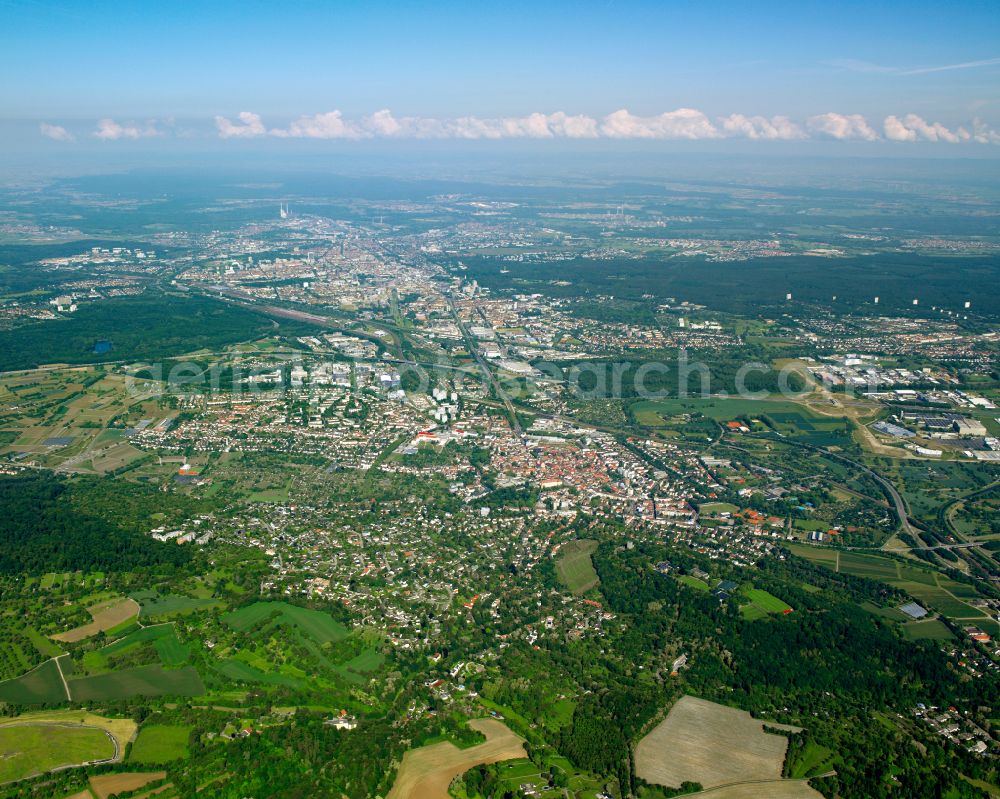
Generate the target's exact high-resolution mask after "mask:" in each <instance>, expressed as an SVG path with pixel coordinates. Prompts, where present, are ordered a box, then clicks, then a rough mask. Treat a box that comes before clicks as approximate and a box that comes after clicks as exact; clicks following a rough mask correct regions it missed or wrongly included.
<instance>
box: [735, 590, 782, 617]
mask: <svg viewBox="0 0 1000 799" xmlns="http://www.w3.org/2000/svg"><path fill="white" fill-rule="evenodd" d="M743 595H744V596H745V597H746V598H747V599H749V600H750V602H749V603H748V604H746V605H741V606H740V613H741V614H742V615H743V618H744V619H747V620H748V621H752V620H753V619H759V618H764V617H765V616H769V615H771V614H773V613H784V612H785V611H789V610H791V609H792V607H791V605H789V604H787V603H786V602H784V601H783V600H781V599H778V597H776V596H775V595H774V594H770V593H768V592H767V591H765V590H764V589H762V588H748V589H747V590H745V591H744V592H743Z"/></svg>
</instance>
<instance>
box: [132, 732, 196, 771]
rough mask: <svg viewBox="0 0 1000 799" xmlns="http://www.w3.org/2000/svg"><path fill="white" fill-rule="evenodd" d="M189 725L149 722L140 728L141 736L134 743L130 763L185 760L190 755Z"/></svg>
mask: <svg viewBox="0 0 1000 799" xmlns="http://www.w3.org/2000/svg"><path fill="white" fill-rule="evenodd" d="M191 729H192V728H191V727H189V726H180V727H175V726H170V725H167V724H148V725H146V726H144V727H142V728H141V729H140V730H139V736H138V737H137V738H136V739H135V743H134V744H132V751H131V753H130V754H129V758H128V762H129V763H148V764H150V765H156V764H159V763H169V762H170V761H172V760H183V759H184V758H186V757H187V756H188V738H189V737H190V735H191Z"/></svg>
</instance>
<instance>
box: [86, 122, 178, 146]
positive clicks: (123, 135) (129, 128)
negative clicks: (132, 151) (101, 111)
mask: <svg viewBox="0 0 1000 799" xmlns="http://www.w3.org/2000/svg"><path fill="white" fill-rule="evenodd" d="M94 135H95V136H96V137H97V138H98V139H104V140H105V141H117V140H118V139H146V138H149V137H152V136H162V135H163V132H162V131H160V130H159V129H158V128H157V127H156V125H155V123H153V122H147V123H146V125H145V126H144V127H140V126H138V125H136V124H135V123H133V122H128V123H126V124H124V125H120V124H118V123H117V122H115V121H114V120H113V119H101V120H99V121H98V123H97V130H95V131H94Z"/></svg>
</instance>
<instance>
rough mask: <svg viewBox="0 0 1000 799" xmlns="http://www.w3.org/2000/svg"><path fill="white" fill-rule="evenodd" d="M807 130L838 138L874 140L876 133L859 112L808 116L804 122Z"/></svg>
mask: <svg viewBox="0 0 1000 799" xmlns="http://www.w3.org/2000/svg"><path fill="white" fill-rule="evenodd" d="M806 124H807V125H808V126H809V130H811V131H813V132H814V133H819V134H822V135H824V136H830V137H831V138H834V139H838V140H841V141H843V140H845V139H861V140H862V141H876V140H877V139H878V137H879V135H878V133H876V132H875V130H874V129H873V128H872V127H871V125H869V124H868V120H866V119H865V118H864V117H863V116H861V114H835V113H832V112H831V113H828V114H819V115H817V116H813V117H809V119H808V120H807V123H806Z"/></svg>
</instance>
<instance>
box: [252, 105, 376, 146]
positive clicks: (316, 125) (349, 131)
mask: <svg viewBox="0 0 1000 799" xmlns="http://www.w3.org/2000/svg"><path fill="white" fill-rule="evenodd" d="M271 135H272V136H278V137H280V138H291V139H364V138H368V137H370V136H371V135H372V134H371V133H369V132H367V131H365V130H364V129H363V128H361V127H360V126H359V125H357V124H356V123H354V122H351V121H349V120H346V119H344V115H343V114H341V113H340V111H327V112H326V113H323V114H314V115H313V116H303V117H299V118H298V119H296V120H294V121H293V122H292V123H291V124H290V125H289V126H288V127H287V128H285V129H281V128H275V129H273V130H272V131H271Z"/></svg>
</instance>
